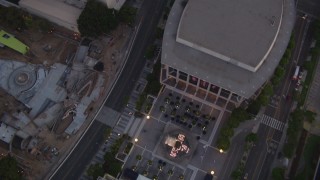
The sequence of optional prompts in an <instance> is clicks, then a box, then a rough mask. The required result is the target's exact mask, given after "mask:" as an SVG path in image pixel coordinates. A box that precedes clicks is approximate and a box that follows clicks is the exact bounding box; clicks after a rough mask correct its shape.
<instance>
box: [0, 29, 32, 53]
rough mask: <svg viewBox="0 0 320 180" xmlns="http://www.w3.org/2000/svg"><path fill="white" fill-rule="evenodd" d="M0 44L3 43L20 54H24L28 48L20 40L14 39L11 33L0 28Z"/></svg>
mask: <svg viewBox="0 0 320 180" xmlns="http://www.w3.org/2000/svg"><path fill="white" fill-rule="evenodd" d="M0 44H3V45H5V46H7V47H9V48H11V49H13V50H15V51H18V52H19V53H21V54H26V53H27V52H28V50H29V47H28V46H27V45H25V44H23V43H22V42H21V41H19V40H18V39H16V38H15V37H14V36H13V35H11V34H9V33H7V32H5V31H4V30H0Z"/></svg>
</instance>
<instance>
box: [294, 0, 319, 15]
mask: <svg viewBox="0 0 320 180" xmlns="http://www.w3.org/2000/svg"><path fill="white" fill-rule="evenodd" d="M296 3H297V7H298V11H299V12H302V13H306V14H308V15H310V16H313V17H316V18H318V19H319V18H320V10H319V9H320V1H319V0H296Z"/></svg>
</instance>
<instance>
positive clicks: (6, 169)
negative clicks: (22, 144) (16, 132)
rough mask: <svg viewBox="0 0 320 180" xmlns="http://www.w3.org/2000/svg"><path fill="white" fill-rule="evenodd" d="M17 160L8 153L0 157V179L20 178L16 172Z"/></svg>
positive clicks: (12, 179)
mask: <svg viewBox="0 0 320 180" xmlns="http://www.w3.org/2000/svg"><path fill="white" fill-rule="evenodd" d="M18 170H19V167H18V162H17V161H16V159H15V158H14V157H12V156H10V155H8V156H6V157H3V158H2V159H0V179H4V180H9V179H10V180H19V179H22V177H21V175H20V173H19V172H18Z"/></svg>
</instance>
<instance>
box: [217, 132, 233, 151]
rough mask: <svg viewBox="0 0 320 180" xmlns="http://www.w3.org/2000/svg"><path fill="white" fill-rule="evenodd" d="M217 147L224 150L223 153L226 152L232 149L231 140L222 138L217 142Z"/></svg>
mask: <svg viewBox="0 0 320 180" xmlns="http://www.w3.org/2000/svg"><path fill="white" fill-rule="evenodd" d="M217 147H218V149H222V150H223V151H226V150H228V149H229V147H230V140H229V138H228V137H225V136H220V137H219V138H218V140H217Z"/></svg>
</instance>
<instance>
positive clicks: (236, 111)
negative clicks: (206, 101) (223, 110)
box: [231, 107, 250, 122]
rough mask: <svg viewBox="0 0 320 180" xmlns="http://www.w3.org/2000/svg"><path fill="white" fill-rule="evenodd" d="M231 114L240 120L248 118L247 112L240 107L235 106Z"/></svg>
mask: <svg viewBox="0 0 320 180" xmlns="http://www.w3.org/2000/svg"><path fill="white" fill-rule="evenodd" d="M231 116H234V117H235V118H236V119H238V120H239V121H240V122H242V121H245V120H248V119H249V118H250V116H249V114H248V112H247V111H246V110H244V109H243V108H241V107H238V108H235V109H234V110H233V111H232V113H231Z"/></svg>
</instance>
